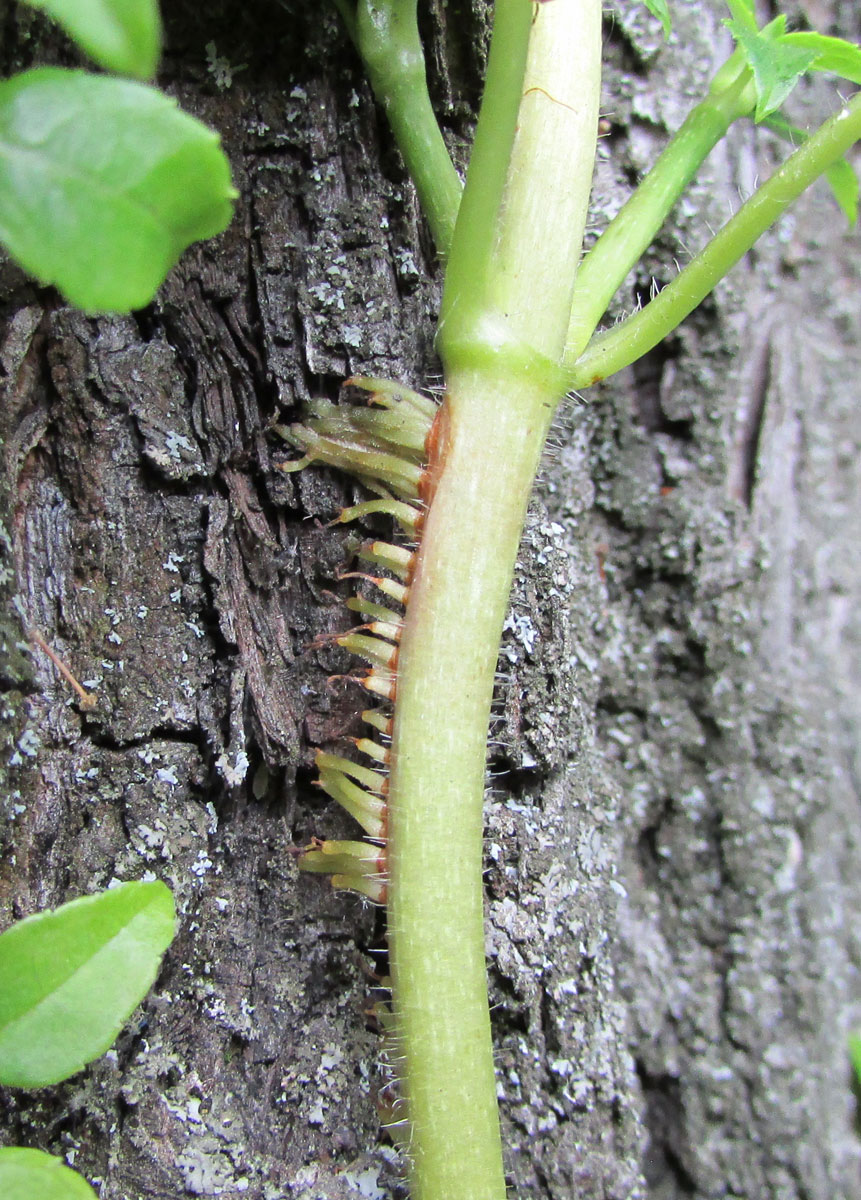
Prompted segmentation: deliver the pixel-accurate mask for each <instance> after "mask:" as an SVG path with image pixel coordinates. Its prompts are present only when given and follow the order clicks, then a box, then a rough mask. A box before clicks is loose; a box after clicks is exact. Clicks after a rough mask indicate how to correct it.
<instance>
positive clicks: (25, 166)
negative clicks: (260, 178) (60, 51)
mask: <svg viewBox="0 0 861 1200" xmlns="http://www.w3.org/2000/svg"><path fill="white" fill-rule="evenodd" d="M235 195H236V193H235V192H234V190H233V188H232V187H231V185H230V169H229V166H228V163H227V160H226V158H225V156H224V153H223V151H222V150H221V147H220V145H219V139H218V136H217V134H215V133H214V132H213V131H212V130H210V129H207V127H206V126H205V125H202V124H201V123H200V122H199V121H196V120H195V119H194V118H193V117H190V116H188V114H187V113H184V112H182V111H180V109H178V108H177V106H176V104H175V102H174V101H173V100H171V99H169V97H167V96H165V95H163V94H162V93H161V92H158V91H156V90H155V89H154V88H150V87H147V86H145V85H144V84H140V83H134V82H132V81H131V80H126V79H114V78H109V77H107V76H103V75H89V74H87V73H86V72H84V71H64V70H60V69H59V68H54V67H41V68H37V69H36V70H33V71H26V72H24V73H22V74H21V75H16V76H15V77H14V78H13V79H9V80H6V81H5V82H2V83H0V241H3V242H5V243H6V246H7V247H8V249H9V252H10V253H11V254H12V256H13V257H14V258H15V259H17V261H18V262H19V263H20V264H21V266H23V267H24V268H25V270H27V271H29V272H30V273H31V274H33V275H35V276H36V278H37V279H39V280H41V281H42V282H43V283H53V284H56V286H57V287H58V288H59V289H60V291H61V292H63V294H64V295H65V296H66V297H67V299H68V300H69V301H70V302H71V303H72V304H74V305H76V306H77V307H78V308H82V309H85V310H86V311H88V312H123V311H128V310H129V309H132V308H140V307H142V306H143V305H144V304H148V303H149V301H150V300H151V299H152V297H153V295H154V294H155V292H156V290H157V289H158V287H159V285H160V284H161V282H162V280H163V279H164V277H165V275H166V274H167V272H168V271H169V270H170V268H171V267H172V266H173V264H174V263H175V262H176V260H177V259H178V258H179V256H180V254H181V253H182V252H183V250H185V248H186V247H187V246H188V245H190V244H191V243H192V242H195V241H198V240H199V239H201V238H208V237H212V236H214V235H215V234H216V233H220V232H221V230H222V229H224V228H225V226H226V225H227V224H228V222H229V221H230V217H231V213H232V203H231V202H232V200H233V198H234V197H235Z"/></svg>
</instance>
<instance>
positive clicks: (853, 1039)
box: [849, 1033, 861, 1083]
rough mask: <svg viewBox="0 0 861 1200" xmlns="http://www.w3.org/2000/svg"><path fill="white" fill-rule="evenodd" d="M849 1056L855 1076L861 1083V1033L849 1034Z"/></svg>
mask: <svg viewBox="0 0 861 1200" xmlns="http://www.w3.org/2000/svg"><path fill="white" fill-rule="evenodd" d="M849 1057H850V1059H851V1060H852V1069H853V1071H854V1072H855V1077H856V1079H857V1080H858V1082H859V1083H861V1035H859V1034H857V1033H850V1034H849Z"/></svg>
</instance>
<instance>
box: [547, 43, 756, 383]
mask: <svg viewBox="0 0 861 1200" xmlns="http://www.w3.org/2000/svg"><path fill="white" fill-rule="evenodd" d="M755 101H756V93H755V91H754V87H753V76H752V73H751V71H750V68H749V67H747V66H746V65H745V63H744V60H743V59H742V57H741V54H740V52H739V51H736V53H735V54H734V55H733V56H732V58H731V59H730V60H729V62H727V63H725V64H724V66H723V67H722V68H721V70H720V72H719V73H718V75H717V77H716V78H715V81H714V83H713V84H712V86H711V88H710V90H709V94H708V95H707V96H706V98H705V99H704V100H702V101H701V102H700V103H699V104H697V105H696V107H695V108H693V109H692V110H691V112H690V113H689V114H688V116H687V118H686V119H685V120H684V122H683V123H682V125H681V127H680V128H679V130H678V132H677V133H676V134H675V135H674V136H673V138H672V139H671V140H670V142H669V144H668V145H667V147H666V149H665V150H664V151H663V153H662V154H661V155H660V157H659V158H658V160H657V162H656V163H655V165H654V166H653V167H652V169H651V170H650V171H649V173H648V174H647V175H646V177H645V179H644V180H643V181H642V182H641V183H640V185H639V186H638V187H637V190H636V191H635V192H634V194H633V195H632V196H631V198H630V199H629V200H628V202H627V203H626V204H625V205H624V206H623V207H622V208H621V209H620V211H619V212H618V213H617V214H616V216H615V217H614V218H613V220H612V221H611V222H610V224H609V225H608V226H607V228H606V229H605V230H604V232H603V234H602V235H601V237H600V238H599V239H598V241H597V242H596V243H595V245H594V246H593V247H592V249H591V250H590V252H589V253H588V254H587V255H586V257H585V259H584V260H583V263H582V265H581V267H580V273H579V276H578V279H577V289H576V291H575V293H574V301H573V304H572V306H571V314H570V317H569V324H568V334H567V339H566V347H565V362H566V364H568V365H573V364H574V362H576V360H577V358H578V357H579V355H580V354H582V352H583V350H584V348H585V346H586V344H587V342H588V341H589V338H590V337H591V336H592V334H593V332H594V331H595V327H596V326H597V324H598V322H599V321H600V320H601V317H602V316H603V315H604V312H605V310H606V308H607V305H608V303H609V302H610V300H611V298H612V296H613V295H614V293H615V292H616V290H617V288H618V287H619V286H620V285H621V284H622V282H623V281H624V279H625V276H626V275H627V274H628V272H629V271H630V270H631V268H632V267H633V266H635V264H636V263H637V262H638V261H639V258H640V255H641V254H642V253H643V251H644V250H646V249H647V248H648V246H650V245H651V242H652V239H653V238H654V236H655V234H656V233H657V232H658V230H659V229H660V228H661V226H662V225H663V223H664V221H665V220H666V219H667V216H668V214H669V212H670V210H671V209H672V207H673V205H674V204H675V203H676V201H677V200H678V198H679V196H681V194H682V192H683V191H684V190H685V188H686V187H687V186H688V184H689V183H690V181H691V180H692V179H693V177H694V175H695V174H696V172H697V171H698V170H699V168H700V166H701V165H702V163H703V161H704V160H705V158H706V157H707V155H708V154H710V153H711V151H712V150H713V149H714V147H715V146H716V145H717V143H718V142H719V141H720V140H721V138H722V137H723V136H724V135H725V134H726V131H727V130H728V129H729V127H730V125H731V124H732V123H733V121H736V120H738V118H739V117H742V116H745V115H746V114H747V113H750V112H752V111H753V106H754V103H755Z"/></svg>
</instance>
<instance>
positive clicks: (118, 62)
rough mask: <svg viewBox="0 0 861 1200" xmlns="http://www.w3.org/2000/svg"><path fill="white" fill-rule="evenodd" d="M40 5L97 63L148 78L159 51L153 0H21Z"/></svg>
mask: <svg viewBox="0 0 861 1200" xmlns="http://www.w3.org/2000/svg"><path fill="white" fill-rule="evenodd" d="M25 2H26V3H27V4H30V5H32V6H33V8H41V9H42V10H43V11H44V12H46V13H47V14H48V16H50V17H53V19H54V20H55V21H56V22H57V23H58V24H59V25H62V27H63V29H65V31H66V33H67V34H68V35H69V37H71V38H72V39H73V40H74V41H76V42H77V43H78V45H79V46H80V47H81V49H82V50H83V51H84V52H85V53H86V54H89V56H90V58H92V59H93V60H94V61H95V62H97V63H98V64H99V66H100V67H105V68H106V69H107V70H108V71H116V72H117V73H118V74H120V75H134V76H135V78H137V79H151V78H152V76H153V75H154V74H155V70H156V67H157V66H158V60H159V56H160V54H161V18H160V17H159V11H158V4H157V2H156V0H25Z"/></svg>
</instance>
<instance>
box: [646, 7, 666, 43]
mask: <svg viewBox="0 0 861 1200" xmlns="http://www.w3.org/2000/svg"><path fill="white" fill-rule="evenodd" d="M643 3H644V4H645V6H646V8H647V9H648V10H649V12H650V13H651V14H652V16H653V17H657V18H658V20H659V21H660V22H661V25H662V26H663V30H664V37H665V38H668V37H669V36H670V33H671V32H672V28H673V19H672V17H671V16H670V8H669V5H668V4H667V0H643Z"/></svg>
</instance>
